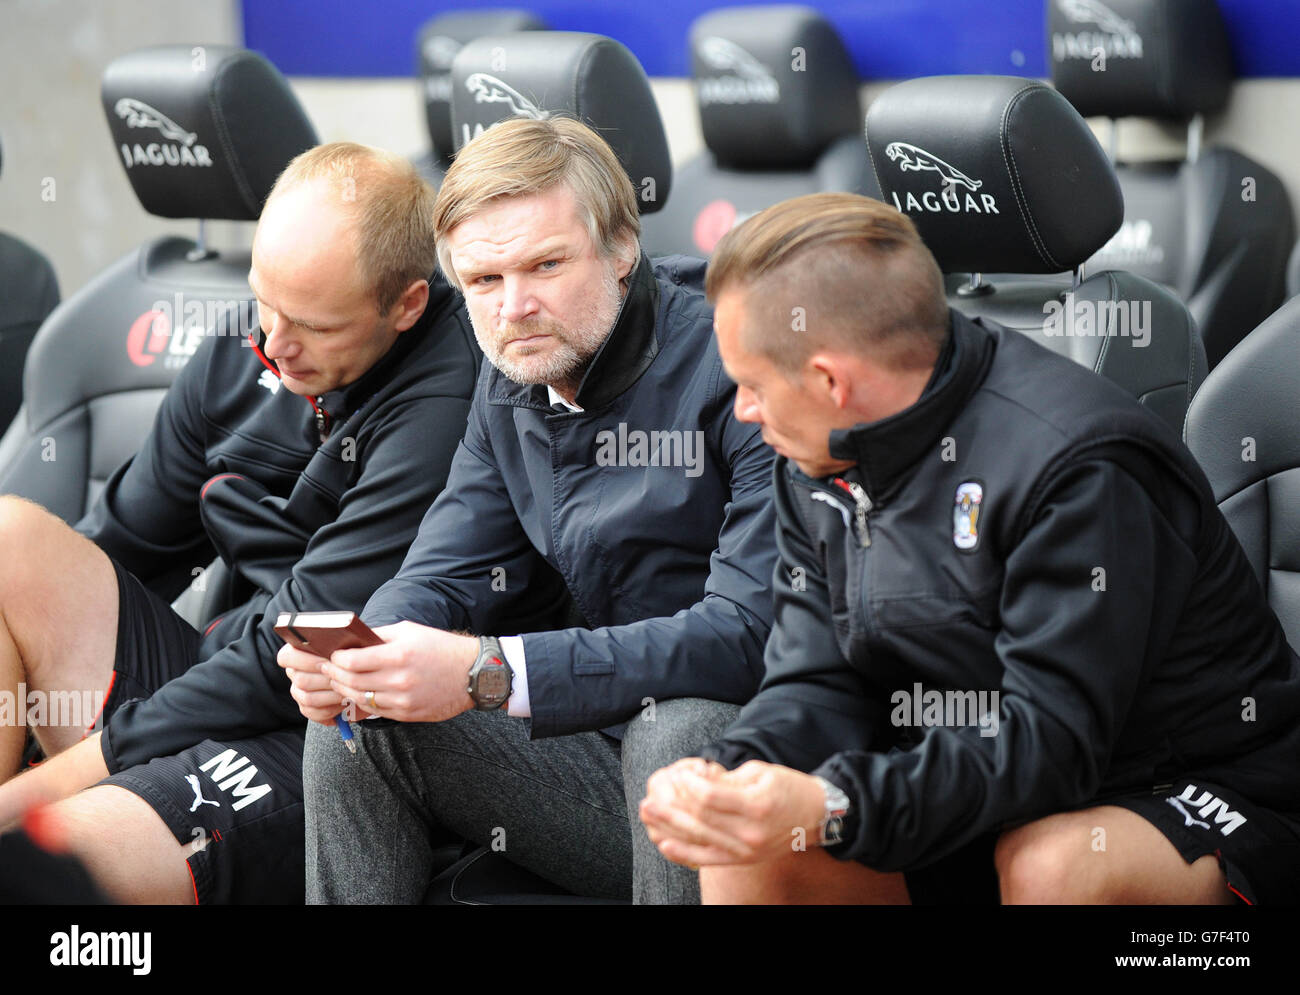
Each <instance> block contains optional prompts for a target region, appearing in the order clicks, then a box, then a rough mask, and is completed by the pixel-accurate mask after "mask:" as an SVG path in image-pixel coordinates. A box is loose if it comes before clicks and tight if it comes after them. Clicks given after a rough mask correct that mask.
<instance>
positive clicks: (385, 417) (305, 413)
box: [77, 275, 482, 772]
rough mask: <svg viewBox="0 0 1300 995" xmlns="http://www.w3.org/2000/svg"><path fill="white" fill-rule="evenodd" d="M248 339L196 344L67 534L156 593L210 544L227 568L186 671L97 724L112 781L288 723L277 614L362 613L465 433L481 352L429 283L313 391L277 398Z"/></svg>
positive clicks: (177, 585) (459, 314)
mask: <svg viewBox="0 0 1300 995" xmlns="http://www.w3.org/2000/svg"><path fill="white" fill-rule="evenodd" d="M254 339H255V342H250V341H249V340H245V339H241V338H238V337H235V336H224V335H212V336H209V337H208V339H207V340H206V341H205V342H204V344H203V345H202V346H201V347H200V349H199V351H198V352H197V353H196V354H195V356H194V358H193V359H192V360H191V361H190V363H189V364H188V365H187V366H186V368H185V369H184V370H183V371H182V372H181V374H180V375H179V376H178V377H177V379H176V381H175V383H174V384H173V385H172V387H171V389H170V390H169V391H168V392H167V396H166V398H165V399H164V400H163V403H162V407H161V408H160V410H159V412H158V415H157V417H156V418H155V420H154V424H153V427H152V429H151V430H150V432H149V435H148V437H147V438H146V440H145V442H144V444H143V446H142V447H141V449H140V451H139V452H138V453H137V454H136V455H135V456H134V457H133V458H132V459H131V460H129V461H128V462H127V463H125V464H124V465H123V466H121V467H120V468H119V469H118V470H117V471H115V472H114V474H113V476H112V477H111V478H110V479H109V481H108V483H107V484H106V485H105V488H104V492H103V494H102V495H101V496H100V498H99V500H98V501H97V502H96V503H95V505H94V507H93V508H92V509H91V511H90V512H89V513H88V514H87V516H86V517H85V518H84V519H82V521H81V522H79V523H78V525H77V529H78V531H80V532H81V533H83V534H84V535H86V536H88V537H89V538H91V539H93V540H94V541H95V542H96V543H98V544H99V546H100V547H101V548H103V549H104V551H105V552H107V553H108V554H109V555H111V556H113V557H114V558H116V559H117V560H118V561H119V562H120V563H122V565H123V566H125V567H126V568H127V569H128V570H130V571H131V572H132V573H133V574H135V575H136V576H137V577H138V578H139V579H140V580H141V581H143V582H144V583H145V584H146V585H148V586H149V587H150V588H151V589H153V590H154V591H155V592H156V593H159V594H161V595H163V596H164V597H167V598H170V597H172V596H174V595H175V594H176V593H177V592H178V591H179V590H180V589H181V587H182V586H183V585H184V584H186V583H188V582H189V581H190V579H191V574H192V572H193V570H194V569H195V568H198V567H203V566H206V564H207V563H208V562H209V560H210V559H211V557H212V555H213V550H215V551H216V553H218V554H220V556H221V558H222V559H223V560H224V561H225V562H226V564H227V565H228V566H229V567H230V568H231V569H232V571H233V573H234V575H235V584H234V588H235V589H234V590H233V591H232V594H233V598H234V601H233V603H234V604H235V607H234V608H232V609H230V610H229V611H227V612H225V613H223V614H221V615H219V616H218V617H217V618H215V619H211V620H208V622H207V624H205V625H204V627H203V629H202V630H201V631H202V635H203V638H202V642H201V644H200V646H199V654H198V658H199V661H200V662H199V663H197V664H196V665H195V666H193V667H192V668H191V669H190V670H189V671H187V672H186V673H185V674H183V675H182V676H180V677H178V678H176V679H174V680H172V681H170V682H169V683H167V684H166V685H164V686H163V687H162V688H161V689H159V690H158V691H157V692H155V693H154V694H153V695H152V696H151V697H149V698H147V699H142V700H136V701H132V702H127V703H125V704H123V705H122V706H121V707H119V708H118V709H117V711H116V712H115V713H114V714H113V716H112V717H111V718H110V720H109V721H108V723H107V725H106V727H105V730H104V735H103V736H102V737H101V747H102V751H103V754H104V760H105V762H106V763H107V764H108V769H109V771H111V772H117V771H119V770H122V769H124V768H126V767H131V766H134V765H136V764H140V763H145V762H147V761H148V760H150V759H152V758H153V757H159V756H170V755H172V754H174V753H177V752H179V751H180V750H183V749H186V748H187V747H190V746H193V745H194V744H196V743H200V742H202V741H203V740H205V739H209V738H217V739H225V740H230V739H240V738H243V737H246V736H252V735H256V734H259V733H263V732H269V731H272V730H275V729H281V728H285V727H298V726H302V725H303V724H304V723H305V720H304V719H303V717H302V715H301V714H300V713H299V711H298V706H297V704H296V703H295V702H294V700H293V699H292V698H291V697H290V695H289V682H288V679H287V678H286V677H285V675H284V672H283V671H282V670H281V669H280V668H279V667H278V666H277V665H276V662H275V660H276V653H277V651H278V650H279V647H280V645H281V642H282V641H281V639H280V637H279V636H277V635H276V634H275V632H274V629H273V626H274V625H275V620H276V616H277V615H278V614H279V613H280V612H282V611H317V610H327V609H328V610H349V609H350V610H353V611H357V612H359V611H360V610H361V609H362V607H364V605H365V603H366V599H367V598H369V597H370V595H371V594H372V593H373V592H374V591H375V589H376V588H378V587H379V586H380V585H381V584H383V583H384V582H385V581H386V580H388V579H389V578H391V577H392V576H393V574H395V573H396V572H397V569H398V567H399V566H400V565H401V563H402V558H403V556H404V555H405V554H406V549H407V547H408V546H409V545H410V543H411V540H412V538H414V536H415V533H416V530H417V529H418V527H419V524H420V521H421V519H422V518H423V516H424V513H425V512H426V511H427V510H428V508H429V505H430V504H432V503H433V500H434V498H436V497H437V496H438V494H439V492H440V491H441V490H442V488H443V485H444V484H445V483H446V479H447V473H448V470H449V469H450V466H451V459H452V455H453V453H454V452H455V450H456V446H457V444H458V443H459V441H460V438H461V436H462V435H464V433H465V424H466V419H467V417H468V414H469V406H470V397H471V395H472V394H473V390H474V383H475V379H476V377H477V374H478V368H479V365H480V363H481V360H482V356H481V353H480V352H479V350H478V345H477V343H476V342H475V340H474V335H473V331H472V329H471V328H470V324H469V319H468V316H467V315H466V313H465V310H464V308H463V306H462V304H461V299H460V295H459V294H458V293H457V292H456V291H454V290H453V289H452V288H451V287H450V286H448V284H447V283H446V281H445V280H444V279H443V278H442V277H441V276H440V275H435V276H434V277H433V278H431V280H430V296H429V303H428V305H427V306H426V307H425V311H424V314H423V315H422V316H421V317H420V319H419V321H417V323H416V324H415V325H414V326H412V327H411V328H410V329H408V330H407V331H405V332H403V333H402V334H401V335H399V336H398V338H397V341H396V342H395V343H394V345H393V347H392V348H391V349H390V350H389V351H388V353H386V354H385V355H384V356H383V357H382V358H380V360H379V361H378V362H376V363H375V365H374V366H372V367H371V368H370V370H368V371H367V372H366V373H365V374H364V375H363V376H362V377H361V378H360V379H358V380H357V381H356V382H355V383H352V384H350V385H348V386H346V387H344V388H342V389H340V390H337V391H333V392H331V393H329V394H325V395H324V396H322V397H320V398H315V399H312V398H306V397H301V396H299V395H296V394H293V393H292V392H290V391H288V390H286V389H283V388H281V387H280V384H279V381H278V379H277V377H276V374H275V371H274V370H272V369H271V364H270V363H268V361H267V360H266V358H265V357H264V356H263V355H262V354H261V349H260V342H261V341H262V340H263V336H262V335H261V332H260V330H259V331H257V332H255V333H254ZM322 435H324V436H325V438H324V441H322Z"/></svg>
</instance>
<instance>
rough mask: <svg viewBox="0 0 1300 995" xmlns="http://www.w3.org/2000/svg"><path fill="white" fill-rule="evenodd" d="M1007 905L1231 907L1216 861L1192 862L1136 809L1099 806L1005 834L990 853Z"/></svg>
mask: <svg viewBox="0 0 1300 995" xmlns="http://www.w3.org/2000/svg"><path fill="white" fill-rule="evenodd" d="M994 863H995V864H996V866H997V871H998V880H999V884H1000V886H1001V889H1002V901H1003V903H1004V904H1008V905H1034V904H1060V905H1090V904H1121V905H1146V904H1158V905H1230V904H1232V903H1233V901H1234V897H1233V894H1232V892H1231V890H1229V888H1228V882H1227V880H1226V879H1225V878H1224V875H1223V871H1222V869H1221V868H1220V867H1219V862H1218V860H1217V859H1216V858H1215V856H1214V855H1213V854H1206V855H1205V856H1204V857H1201V858H1199V859H1198V860H1196V861H1195V862H1193V863H1191V864H1189V863H1187V861H1185V860H1183V858H1182V855H1181V854H1180V853H1179V852H1178V851H1177V850H1176V849H1175V848H1174V845H1173V844H1172V843H1170V842H1169V840H1168V839H1166V838H1165V835H1164V833H1162V832H1160V830H1158V829H1157V828H1156V827H1155V826H1153V825H1152V824H1151V823H1149V822H1147V820H1146V819H1144V818H1142V817H1141V816H1140V815H1138V814H1137V813H1135V812H1130V811H1129V810H1128V809H1126V808H1119V807H1118V806H1114V805H1101V806H1098V807H1097V808H1090V809H1084V810H1082V811H1079V812H1064V813H1061V814H1059V815H1049V816H1047V817H1046V818H1043V819H1038V820H1036V821H1034V822H1030V823H1027V824H1026V825H1023V826H1020V827H1019V828H1017V829H1013V830H1010V831H1008V832H1006V833H1003V834H1002V837H1001V838H1000V839H999V840H998V845H997V851H996V854H995V857H994Z"/></svg>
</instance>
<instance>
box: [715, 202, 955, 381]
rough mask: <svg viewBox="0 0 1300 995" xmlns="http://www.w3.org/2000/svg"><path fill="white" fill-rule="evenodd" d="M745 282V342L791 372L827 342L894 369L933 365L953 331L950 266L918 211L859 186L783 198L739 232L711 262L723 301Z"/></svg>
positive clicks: (720, 246) (722, 243) (733, 232)
mask: <svg viewBox="0 0 1300 995" xmlns="http://www.w3.org/2000/svg"><path fill="white" fill-rule="evenodd" d="M733 286H734V287H741V288H745V289H746V290H747V291H752V292H747V293H746V296H745V299H744V302H745V312H746V313H745V324H744V328H743V330H742V336H741V341H742V343H743V347H744V348H745V349H746V350H747V351H750V352H757V353H759V354H760V355H763V356H765V357H766V358H767V359H769V360H770V361H771V362H772V363H773V364H774V365H776V366H777V367H779V368H780V369H782V370H783V371H785V372H786V373H794V372H795V371H797V370H799V369H801V368H802V367H803V365H804V363H805V362H806V361H807V359H808V357H809V356H811V355H812V354H813V353H814V352H816V351H817V350H818V349H819V348H824V347H826V346H834V347H838V348H843V349H849V350H851V351H853V352H856V353H858V354H870V355H872V356H873V357H875V358H876V359H878V360H879V361H881V362H883V363H885V364H886V365H888V366H891V367H894V368H908V367H915V366H921V365H925V364H927V363H930V364H932V363H933V362H934V361H935V359H936V357H937V356H938V353H939V350H940V349H941V348H942V346H943V343H944V341H945V339H946V337H947V334H948V303H947V297H946V296H945V293H944V287H943V274H942V273H941V272H940V270H939V266H938V264H937V263H936V262H935V260H934V256H933V255H931V254H930V250H929V249H927V248H926V247H925V243H924V242H922V241H921V236H920V235H919V234H918V233H917V230H916V226H915V225H914V224H912V221H911V219H909V218H908V217H907V216H906V215H904V214H902V213H901V212H899V211H896V210H895V209H894V208H892V207H890V206H889V205H888V204H884V203H882V202H880V201H878V200H872V199H871V198H869V197H861V196H859V195H857V194H850V193H817V194H808V195H807V196H803V197H795V198H793V199H791V200H786V201H783V202H781V203H779V204H775V205H773V206H772V207H769V208H767V209H766V210H763V211H760V212H759V213H758V214H755V215H754V216H753V217H752V218H749V219H748V220H747V221H745V222H744V223H743V224H741V225H739V226H737V227H736V228H733V229H732V230H731V231H729V232H728V233H727V234H726V235H725V236H724V237H723V238H722V240H721V241H720V242H719V243H718V245H717V247H716V249H715V251H714V254H713V257H712V259H711V260H710V261H709V267H708V273H707V275H706V278H705V293H706V294H707V295H708V298H709V300H710V302H713V303H716V302H717V299H718V296H719V294H721V293H722V291H723V290H725V289H727V288H729V287H733Z"/></svg>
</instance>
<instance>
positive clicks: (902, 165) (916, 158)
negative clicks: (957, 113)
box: [885, 142, 998, 214]
mask: <svg viewBox="0 0 1300 995" xmlns="http://www.w3.org/2000/svg"><path fill="white" fill-rule="evenodd" d="M885 156H886V157H887V158H888V159H889V161H890V162H893V163H897V165H898V168H899V171H900V172H903V173H912V172H915V173H921V172H925V171H927V170H930V171H933V172H935V173H938V174H939V181H940V183H941V185H942V189H940V190H926V191H924V192H923V193H922V194H921V195H920V196H919V197H918V196H917V195H916V194H914V193H912V191H910V190H905V191H903V196H902V197H901V198H900V197H899V194H898V191H897V190H891V191H890V196H891V197H892V198H893V200H894V206H895V207H896V208H898V209H899V210H900V211H902V212H904V213H905V214H906V213H912V214H915V213H917V212H924V211H929V212H932V213H936V214H937V213H939V212H942V211H950V212H952V213H954V214H965V213H971V214H997V213H998V205H997V201H996V200H995V199H994V198H993V195H992V194H987V193H982V194H979V195H978V199H976V192H977V191H978V190H979V188H980V187H982V186H983V185H984V181H983V180H976V179H972V178H971V177H969V176H967V175H966V174H965V173H963V172H962V171H961V170H960V169H958V168H957V167H956V166H954V165H952V164H951V163H948V162H945V161H944V160H943V159H940V158H939V157H938V156H937V155H934V154H932V153H930V152H927V151H926V150H925V149H923V148H921V147H920V146H919V145H909V144H908V143H907V142H890V143H889V144H888V145H886V146H885ZM958 187H965V188H966V192H965V193H963V192H961V191H959V190H958V189H957V188H958Z"/></svg>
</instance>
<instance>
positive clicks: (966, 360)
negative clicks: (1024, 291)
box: [830, 308, 994, 501]
mask: <svg viewBox="0 0 1300 995" xmlns="http://www.w3.org/2000/svg"><path fill="white" fill-rule="evenodd" d="M948 315H949V318H948V338H947V341H946V342H945V343H944V347H943V349H942V350H941V351H940V353H939V359H938V361H937V362H936V363H935V367H934V373H932V374H931V376H930V381H929V383H927V384H926V386H925V389H924V390H923V391H922V392H921V396H920V397H919V398H918V399H917V400H916V402H915V403H914V404H912V405H911V406H910V407H907V408H904V409H903V410H902V411H900V412H898V413H897V414H894V415H890V416H889V417H888V418H882V419H881V420H880V421H877V422H870V423H867V424H861V425H855V426H853V427H852V428H847V429H836V430H834V431H832V432H831V438H830V453H831V455H832V456H833V457H835V458H836V459H842V460H852V461H853V462H854V463H856V464H857V471H858V475H859V476H860V477H861V482H862V485H863V487H864V488H866V491H867V493H868V494H869V495H871V497H872V499H873V500H877V501H878V500H879V499H880V498H882V497H885V496H887V495H888V494H889V493H890V492H891V491H892V490H893V489H894V487H895V486H896V485H897V484H899V483H900V482H901V481H902V479H903V477H904V475H905V473H906V471H907V470H908V469H909V468H910V467H911V466H913V465H914V464H915V463H916V461H917V460H918V459H919V458H920V457H921V456H922V455H923V454H925V453H932V452H933V451H934V447H935V446H936V445H937V444H938V442H939V440H940V439H941V438H942V436H943V433H944V431H945V430H946V429H947V428H948V426H949V425H951V424H952V421H953V419H954V418H955V417H956V416H957V413H958V412H959V411H960V410H961V409H962V408H963V407H965V405H966V402H967V401H968V400H969V399H970V397H971V395H972V394H974V393H975V391H976V390H977V389H978V388H979V385H980V384H981V383H983V381H984V377H985V376H986V375H987V373H988V367H989V363H990V362H991V361H992V359H993V350H994V342H993V337H992V336H991V335H990V334H989V332H988V331H987V330H985V329H984V328H982V327H981V326H980V325H978V324H976V323H975V322H973V321H971V320H970V319H969V318H967V317H966V316H965V315H963V314H961V313H960V312H958V311H954V310H952V309H951V308H950V309H949V311H948Z"/></svg>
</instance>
